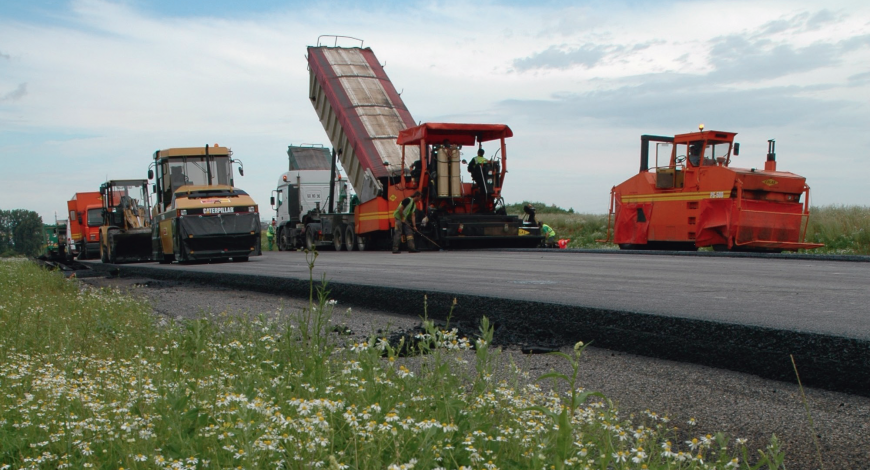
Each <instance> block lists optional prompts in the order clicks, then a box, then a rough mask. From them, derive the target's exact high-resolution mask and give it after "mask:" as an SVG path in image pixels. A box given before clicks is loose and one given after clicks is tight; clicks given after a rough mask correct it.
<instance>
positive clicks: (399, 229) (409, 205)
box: [393, 191, 422, 253]
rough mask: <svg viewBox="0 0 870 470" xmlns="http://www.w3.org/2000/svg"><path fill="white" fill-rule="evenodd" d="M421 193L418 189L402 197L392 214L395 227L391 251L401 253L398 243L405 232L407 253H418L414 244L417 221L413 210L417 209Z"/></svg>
mask: <svg viewBox="0 0 870 470" xmlns="http://www.w3.org/2000/svg"><path fill="white" fill-rule="evenodd" d="M421 197H422V194H421V193H420V191H415V192H414V194H412V195H411V197H406V198H405V199H402V202H400V203H399V206H398V207H396V211H395V212H393V216H394V217H395V218H396V228H395V229H394V231H393V253H401V251H400V250H399V243H401V241H402V234H403V233H404V234H405V240H407V242H408V253H419V252H420V250H418V249H417V248H416V247H415V246H414V232H416V231H417V222H416V220H415V217H414V212H416V210H417V203H418V202H419V201H420V198H421Z"/></svg>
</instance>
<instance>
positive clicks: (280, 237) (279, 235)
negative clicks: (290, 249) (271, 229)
mask: <svg viewBox="0 0 870 470" xmlns="http://www.w3.org/2000/svg"><path fill="white" fill-rule="evenodd" d="M275 238H276V239H277V240H278V251H287V241H286V240H284V229H283V228H279V229H278V233H276V234H275Z"/></svg>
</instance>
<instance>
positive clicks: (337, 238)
mask: <svg viewBox="0 0 870 470" xmlns="http://www.w3.org/2000/svg"><path fill="white" fill-rule="evenodd" d="M332 246H333V248H335V251H341V250H342V249H344V227H343V226H341V225H339V226H337V227H335V228H334V229H332Z"/></svg>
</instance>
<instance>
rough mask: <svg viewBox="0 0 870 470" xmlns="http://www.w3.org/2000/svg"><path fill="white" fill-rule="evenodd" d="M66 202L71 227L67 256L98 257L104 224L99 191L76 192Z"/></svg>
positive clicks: (80, 257)
mask: <svg viewBox="0 0 870 470" xmlns="http://www.w3.org/2000/svg"><path fill="white" fill-rule="evenodd" d="M66 204H67V209H68V210H69V229H70V230H69V239H68V241H67V248H68V250H67V252H68V254H67V257H68V258H69V259H72V257H73V256H77V257H78V258H79V259H91V258H96V257H97V256H99V254H100V240H99V236H100V226H102V225H103V203H102V201H101V199H100V193H99V191H91V192H80V193H75V194H73V197H72V198H71V199H70V200H69V201H67V203H66Z"/></svg>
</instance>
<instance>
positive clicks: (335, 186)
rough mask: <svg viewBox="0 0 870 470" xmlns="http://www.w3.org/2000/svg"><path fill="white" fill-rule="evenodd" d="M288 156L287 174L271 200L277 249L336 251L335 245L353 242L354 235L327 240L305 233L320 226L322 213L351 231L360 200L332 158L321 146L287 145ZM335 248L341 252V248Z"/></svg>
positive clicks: (333, 157)
mask: <svg viewBox="0 0 870 470" xmlns="http://www.w3.org/2000/svg"><path fill="white" fill-rule="evenodd" d="M287 156H288V158H289V168H288V171H286V172H284V173H282V174H281V176H280V178H279V179H278V184H277V187H276V189H275V190H274V191H272V196H271V198H270V202H271V205H272V208H273V210H275V220H276V230H275V238H276V240H277V242H278V250H279V251H286V250H293V249H298V248H300V247H303V246H304V247H307V248H309V249H310V248H314V247H321V248H322V247H326V246H329V245H332V246H333V248H336V247H335V243H336V242H339V243H341V242H342V241H344V240H349V241H351V242H353V240H354V239H353V236H350V237H333V238H332V240H331V241H330V240H329V237H315V232H314V231H313V230H312V231H308V232H306V230H305V228H306V226H307V225H308V224H310V223H319V224H321V227H322V225H323V214H333V217H331V219H335V218H338V219H339V224H341V225H343V226H344V227H345V230H348V229H350V230H351V231H352V230H353V228H352V226H351V225H352V220H353V210H354V208H355V207H356V205H357V204H358V203H359V198H357V196H356V194H354V193H353V190H352V188H350V186H349V185H348V183H347V180H346V179H345V178H343V177H342V175H341V173H340V172H337V169H336V164H335V156H334V155H332V153H331V152H330V150H329V149H328V148H325V147H323V146H322V145H298V146H297V145H290V146H288V147H287ZM331 201H335V203H334V204H332V203H331ZM306 234H307V235H308V236H307V237H306ZM345 248H346V249H353V248H354V247H353V246H351V247H345ZM337 249H339V250H341V249H342V247H337Z"/></svg>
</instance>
